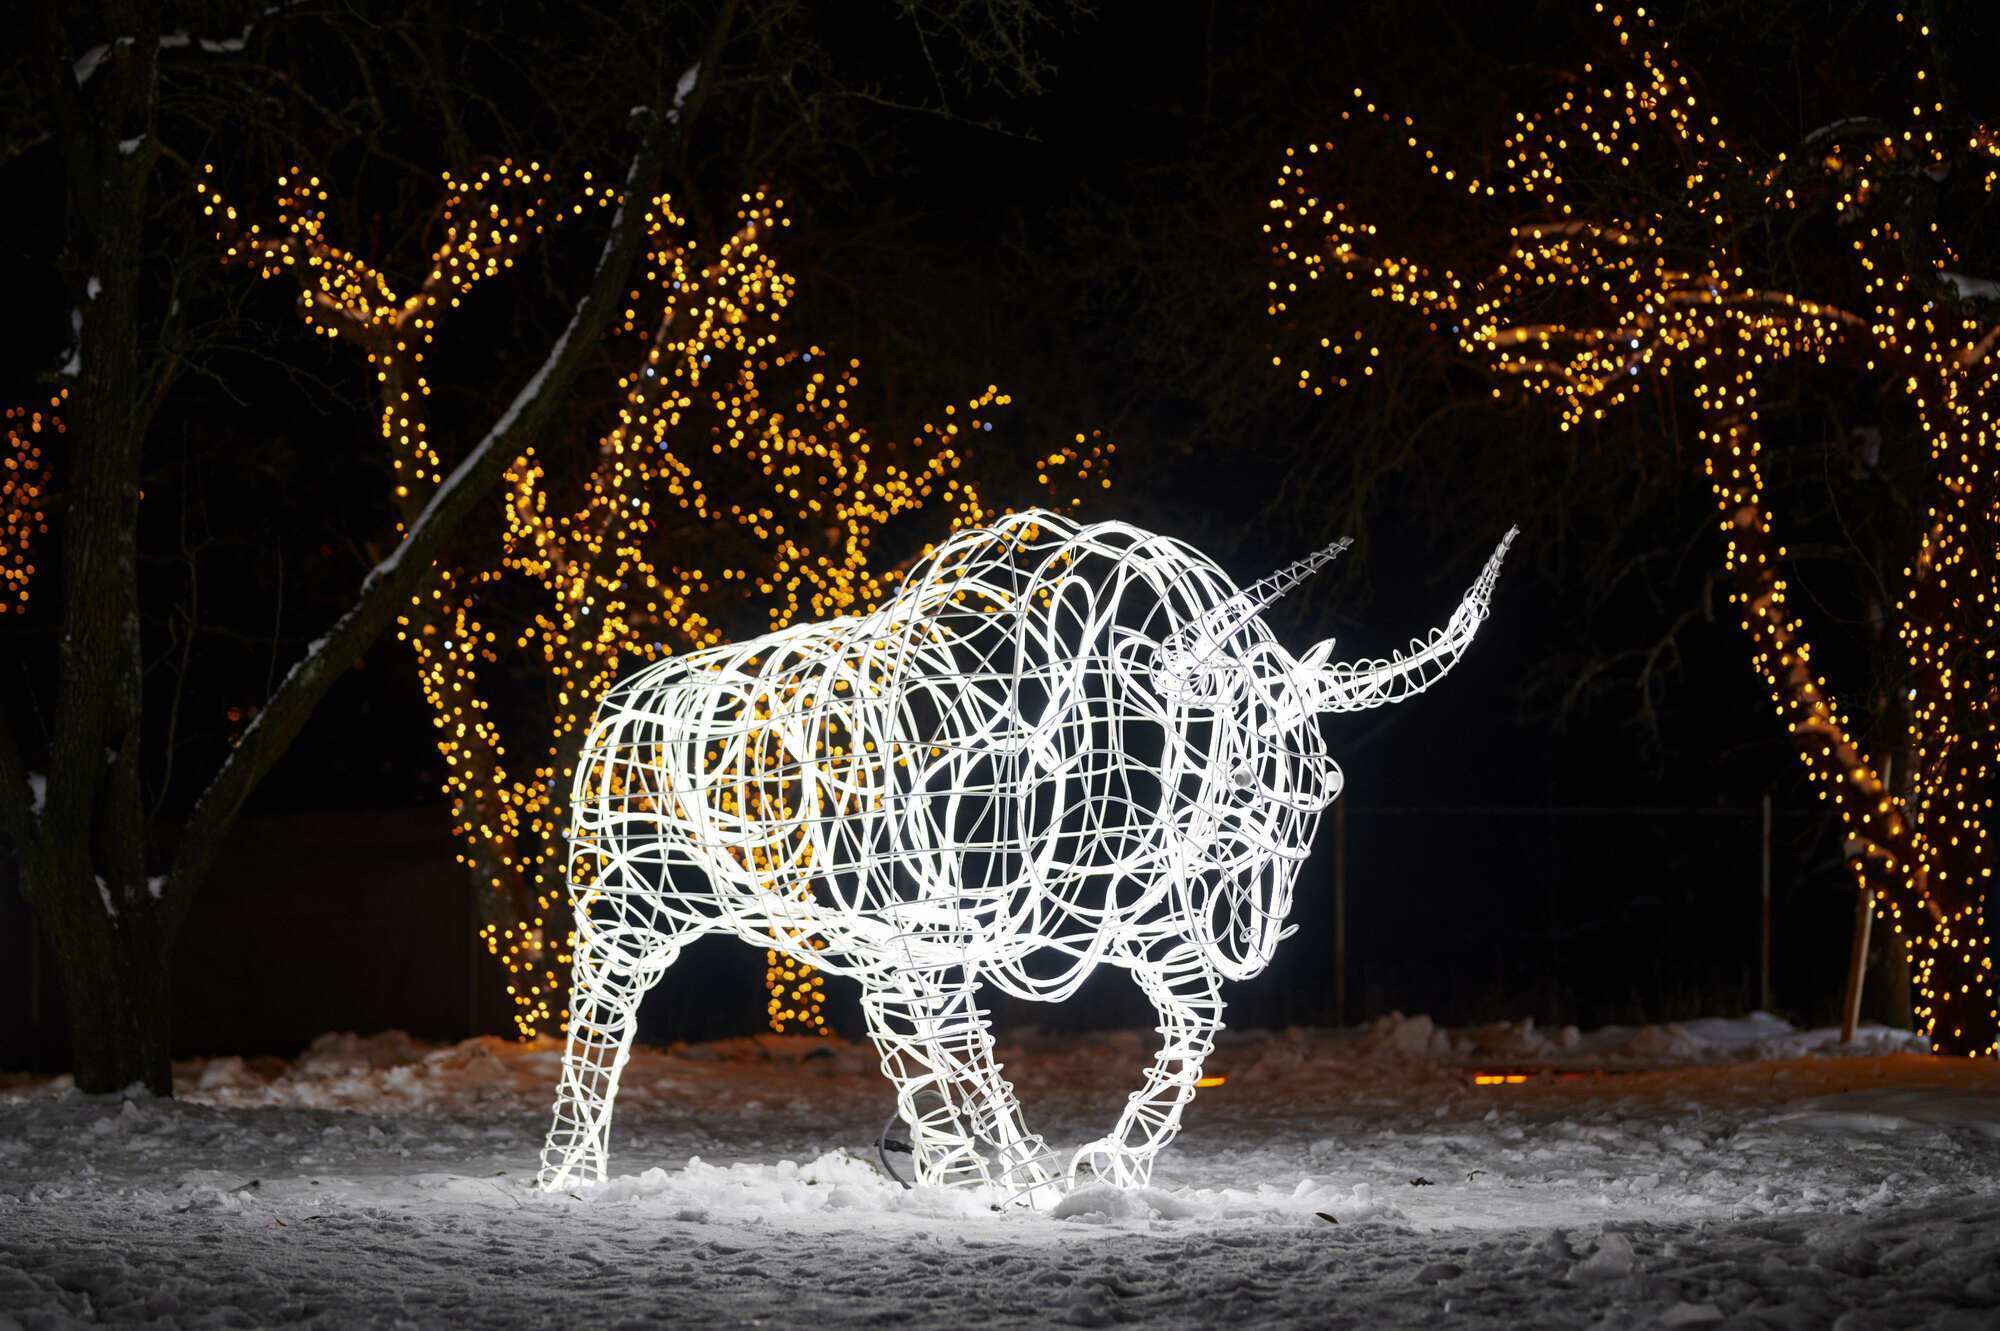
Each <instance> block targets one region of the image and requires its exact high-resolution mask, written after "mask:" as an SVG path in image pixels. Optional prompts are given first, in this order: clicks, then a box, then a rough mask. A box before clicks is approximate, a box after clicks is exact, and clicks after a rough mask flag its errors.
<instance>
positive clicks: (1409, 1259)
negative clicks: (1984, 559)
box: [0, 1016, 2000, 1331]
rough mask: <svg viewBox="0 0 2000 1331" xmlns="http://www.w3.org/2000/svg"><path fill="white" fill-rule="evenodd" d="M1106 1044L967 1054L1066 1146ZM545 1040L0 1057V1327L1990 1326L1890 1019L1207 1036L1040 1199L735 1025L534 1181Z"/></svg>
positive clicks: (1998, 1125) (1956, 1121)
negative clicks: (913, 1185)
mask: <svg viewBox="0 0 2000 1331" xmlns="http://www.w3.org/2000/svg"><path fill="white" fill-rule="evenodd" d="M1147 1052H1148V1051H1147V1050H1146V1049H1145V1048H1144V1046H1143V1043H1142V1038H1141V1036H1139V1035H1137V1034H1122V1033H1121V1034H1103V1035H1095V1036H1083V1037H1076V1036H1069V1037H1062V1038H1054V1037H1046V1038H1044V1037H1037V1036H1035V1035H1033V1034H1032V1033H1030V1034H1025V1035H1022V1036H1020V1037H1017V1038H1015V1039H1013V1040H1011V1041H1009V1042H1007V1043H1006V1044H1005V1045H1004V1046H1003V1057H1004V1058H1005V1060H1006V1062H1007V1064H1008V1068H1009V1073H1010V1075H1011V1076H1013V1077H1014V1079H1015V1080H1016V1082H1017V1084H1018V1085H1019V1087H1020V1089H1021V1091H1022V1095H1023V1098H1024V1100H1025V1101H1026V1103H1027V1106H1028V1110H1029V1116H1030V1120H1031V1122H1033V1123H1034V1124H1035V1125H1036V1126H1037V1127H1038V1128H1040V1129H1041V1130H1043V1131H1044V1132H1046V1133H1047V1134H1048V1135H1049V1136H1050V1137H1051V1139H1052V1140H1053V1141H1055V1142H1058V1143H1068V1144H1072V1145H1073V1144H1075V1143H1078V1142H1081V1141H1083V1140H1086V1139H1088V1138H1091V1137H1094V1136H1096V1135H1098V1134H1099V1133H1100V1132H1102V1131H1103V1130H1104V1129H1105V1128H1106V1127H1108V1126H1109V1124H1110V1122H1111V1120H1112V1118H1113V1117H1114V1116H1115V1113H1116V1110H1117V1108H1118V1106H1119V1104H1120V1103H1121V1101H1122V1099H1123V1096H1124V1094H1125V1092H1126V1091H1128V1090H1130V1089H1132V1088H1133V1087H1134V1086H1136V1084H1137V1077H1138V1071H1139V1068H1140V1066H1141V1065H1142V1064H1143V1063H1144V1061H1145V1060H1146V1057H1147ZM557 1057H558V1055H557V1053H556V1051H555V1050H554V1049H553V1048H552V1047H533V1046H520V1045H511V1044H507V1043H505V1042H502V1041H496V1040H475V1041H469V1042H467V1043H464V1044H461V1045H456V1046H450V1047H443V1048H440V1047H435V1046H427V1045H423V1044H420V1043H418V1042H415V1041H412V1040H410V1039H408V1038H407V1037H404V1036H400V1035H393V1034H392V1035H379V1036H371V1037H366V1038H356V1037H354V1036H345V1035H338V1036H328V1037H325V1038H324V1039H322V1040H320V1041H318V1042H317V1043H316V1044H315V1045H314V1046H313V1048H312V1049H311V1050H310V1051H309V1052H307V1053H306V1054H305V1055H304V1056H302V1057H301V1058H299V1059H297V1060H295V1061H292V1062H282V1061H277V1060H261V1059H251V1060H242V1059H233V1058H226V1059H211V1060H205V1061H201V1062H195V1063H189V1064H184V1065H181V1066H179V1067H178V1068H177V1069H176V1073H177V1077H178V1084H179V1086H180V1088H181V1098H179V1099H178V1100H173V1101H155V1100H150V1099H145V1098H132V1099H125V1098H119V1097H110V1098H91V1097H83V1096H78V1095H77V1094H75V1093H74V1092H73V1091H71V1090H70V1089H68V1088H67V1086H66V1085H65V1083H64V1082H62V1081H61V1080H28V1079H22V1078H18V1077H17V1078H12V1079H0V1331H14V1328H16V1327H21V1328H42V1327H66V1326H72V1325H84V1324H89V1325H99V1324H115V1325H160V1326H201V1327H217V1326H291V1325H309V1326H355V1325H379V1326H441V1325H456V1326H492V1327H530V1326H606V1327H611V1326H621V1327H642V1326H661V1327H665V1326H679V1327H699V1326H753V1325H768V1326H805V1327H812V1328H816V1329H817V1328H836V1327H847V1326H881V1325H890V1324H896V1325H903V1326H910V1327H934V1326H935V1327H946V1326H950V1327H958V1326H1042V1325H1048V1324H1052V1323H1053V1324H1072V1325H1084V1326H1096V1325H1109V1324H1114V1323H1140V1324H1145V1325H1154V1326H1175V1327H1209V1326H1223V1325H1245V1326H1258V1327H1262V1326H1271V1325H1288V1326H1289V1325H1298V1326H1312V1327H1377V1326H1384V1327H1401V1326H1411V1327H1414V1326H1425V1327H1429V1326H1439V1327H1451V1326H1480V1327H1537V1328H1539V1327H1572V1326H1573V1327H1627V1326H1629V1327H1656V1326H1665V1327H1705V1326H1728V1327H1744V1328H1747V1327H1781V1328H1793V1327H1827V1326H1834V1327H1839V1328H1842V1331H1856V1329H1858V1328H1866V1327H1926V1328H1954V1327H1963V1328H1972V1327H1996V1326H2000V1066H1995V1065H1993V1064H1990V1063H1982V1064H1970V1063H1961V1062H1947V1061H1944V1060H1938V1059H1930V1058H1927V1057H1924V1056H1922V1055H1920V1054H1917V1053H1914V1052H1910V1041H1909V1037H1907V1036H1902V1035H1898V1034H1896V1033H1892V1032H1885V1031H1876V1032H1870V1033H1869V1034H1868V1037H1867V1038H1866V1039H1865V1040H1864V1041H1862V1042H1861V1043H1860V1044H1859V1045H1858V1046H1857V1047H1856V1048H1854V1049H1849V1050H1839V1049H1838V1048H1837V1047H1836V1046H1835V1044H1834V1041H1833V1037H1832V1036H1831V1035H1830V1034H1828V1033H1826V1032H1798V1031H1793V1030H1792V1029H1791V1028H1790V1027H1788V1026H1786V1025H1785V1024H1784V1023H1782V1022H1779V1021H1777V1020H1776V1019H1774V1018H1769V1017H1764V1016H1757V1017H1753V1018H1750V1019H1747V1020H1742V1021H1714V1022H1696V1023H1689V1024H1687V1025H1683V1026H1669V1027H1647V1028H1642V1029H1638V1030H1629V1029H1625V1030H1608V1031H1601V1032H1593V1033H1590V1034H1587V1035H1579V1034H1577V1033H1576V1032H1574V1031H1559V1032H1542V1031H1537V1030H1535V1029H1534V1028H1533V1027H1532V1026H1531V1025H1529V1024H1528V1023H1518V1024H1511V1025H1505V1026H1496V1027H1491V1028H1485V1029H1481V1030H1458V1031H1450V1032H1441V1031H1437V1030H1434V1029H1432V1027H1431V1025H1430V1023H1429V1022H1428V1021H1427V1020H1426V1019H1424V1018H1413V1019H1389V1020H1385V1021H1382V1022H1378V1023H1376V1024H1375V1025H1374V1026H1372V1027H1366V1028H1361V1029H1357V1030H1353V1031H1345V1032H1331V1031H1306V1032H1287V1033H1283V1034H1263V1033H1251V1034H1245V1035H1240V1036H1232V1037H1229V1038H1228V1039H1227V1040H1226V1042H1225V1043H1224V1045H1223V1047H1222V1048H1221V1049H1220V1050H1219V1051H1218V1053H1217V1055H1216V1057H1215V1059H1214V1060H1213V1062H1212V1065H1211V1071H1214V1072H1219V1073H1224V1074H1226V1075H1227V1077H1228V1082H1227V1084H1226V1085H1223V1086H1219V1087H1215V1088H1212V1089H1208V1090H1204V1091H1203V1092H1202V1093H1201V1095H1200V1097H1199V1098H1198V1099H1197V1100H1196V1102H1195V1104H1194V1106H1193V1107H1192V1109H1191V1110H1190V1111H1189V1113H1188V1116H1187V1120H1186V1130H1185V1131H1184V1132H1183V1134H1182V1136H1181V1138H1180V1140H1179V1141H1178V1142H1177V1143H1176V1144H1175V1145H1174V1146H1173V1147H1172V1148H1171V1149H1170V1150H1169V1151H1168V1152H1167V1153H1166V1154H1165V1155H1164V1156H1162V1157H1161V1160H1160V1163H1159V1167H1158V1170H1157V1172H1156V1177H1155V1183H1156V1185H1157V1186H1156V1187H1155V1188H1153V1189H1151V1190H1147V1191H1144V1192H1138V1193H1130V1194H1120V1193H1116V1192H1112V1191H1109V1190H1105V1189H1101V1188H1100V1189H1091V1190H1085V1191H1082V1192H1080V1193H1078V1194H1075V1195H1073V1196H1072V1197H1071V1198H1070V1199H1069V1200H1068V1201H1067V1202H1066V1203H1064V1205H1063V1206H1062V1207H1061V1208H1059V1209H1058V1210H1057V1212H1056V1213H1054V1214H1030V1213H1023V1212H1005V1213H995V1212H993V1211H991V1210H988V1209H987V1208H986V1207H984V1206H983V1205H981V1204H980V1203H979V1202H978V1201H977V1200H976V1199H974V1198H971V1197H968V1196H964V1195H961V1194H941V1193H934V1192H929V1191H922V1190H919V1191H906V1190H904V1189H903V1188H902V1187H900V1186H899V1185H898V1184H897V1183H895V1182H894V1181H892V1180H890V1179H888V1178H886V1177H884V1176H883V1175H882V1174H881V1173H880V1172H879V1171H878V1170H877V1168H876V1166H875V1163H874V1151H873V1148H872V1143H873V1140H874V1138H875V1136H876V1134H877V1132H878V1131H879V1129H880V1126H881V1123H882V1121H883V1119H884V1117H885V1116H886V1115H887V1112H888V1109H889V1107H890V1103H891V1101H890V1096H889V1092H888V1088H887V1084H886V1083H885V1082H884V1081H883V1080H882V1079H881V1077H880V1075H879V1073H878V1072H877V1071H876V1069H875V1066H874V1060H873V1057H872V1055H871V1054H870V1053H869V1052H868V1051H867V1050H866V1049H865V1048H863V1047H856V1046H852V1045H846V1044H840V1043H836V1042H817V1041H809V1040H803V1039H777V1038H771V1039H757V1040H741V1041H732V1042H724V1043H721V1044H711V1045H702V1046H695V1047H691V1048H683V1049H678V1050H675V1051H646V1052H643V1053H642V1054H640V1055H639V1056H638V1057H637V1058H636V1059H635V1061H634V1066H633V1067H632V1069H631V1071H630V1072H629V1073H628V1074H627V1076H626V1080H625V1087H624V1091H623V1093H622V1095H621V1097H620V1100H619V1105H618V1113H617V1120H616V1128H615V1132H614V1137H613V1170H614V1173H615V1175H616V1177H615V1178H614V1180H613V1181H612V1182H611V1183H610V1184H609V1185H608V1186H604V1187H598V1188H591V1189H577V1190H575V1191H574V1192H571V1193H564V1194H558V1195H555V1196H543V1195H541V1194H539V1193H537V1192H534V1191H533V1190H531V1189H530V1187H529V1186H528V1184H529V1180H530V1179H531V1178H532V1175H533V1171H534V1168H535V1163H536V1155H537V1152H538V1150H539V1148H540V1145H541V1136H542V1131H543V1128H544V1126H545V1115H546V1112H547V1105H548V1100H549V1097H550V1092H551V1089H552V1087H553V1086H554V1083H555V1075H556V1062H557ZM1551 1069H1554V1070H1551ZM1480 1071H1483V1072H1488V1073H1506V1072H1514V1073H1517V1074H1518V1073H1528V1074H1529V1078H1530V1079H1529V1080H1527V1081H1525V1082H1522V1083H1517V1084H1506V1083H1502V1084H1498V1085H1487V1086H1482V1085H1477V1084H1475V1083H1474V1080H1473V1074H1474V1073H1475V1072H1480ZM891 1158H892V1160H893V1159H895V1157H891ZM905 1159H906V1158H905Z"/></svg>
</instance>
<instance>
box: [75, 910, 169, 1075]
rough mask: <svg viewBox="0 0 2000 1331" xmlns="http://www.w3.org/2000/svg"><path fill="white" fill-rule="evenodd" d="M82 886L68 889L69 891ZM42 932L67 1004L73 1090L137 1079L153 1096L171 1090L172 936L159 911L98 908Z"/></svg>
mask: <svg viewBox="0 0 2000 1331" xmlns="http://www.w3.org/2000/svg"><path fill="white" fill-rule="evenodd" d="M92 886H94V885H92ZM58 890H61V889H60V888H59V889H58ZM88 891H89V889H88V888H85V889H82V890H78V889H76V888H71V889H70V892H69V893H68V895H73V896H81V895H84V894H85V893H86V892H88ZM82 913H83V912H79V914H82ZM49 933H50V938H51V940H52V942H53V944H54V951H55V958H56V971H57V974H58V975H59V976H60V977H61V979H62V986H63V1000H64V1002H65V1003H66V1004H67V1005H68V1008H69V1039H70V1066H71V1068H72V1070H73V1071H74V1072H75V1074H76V1085H77V1089H78V1090H81V1091H90V1092H111V1091H119V1090H123V1089H125V1088H126V1087H128V1086H132V1085H135V1084H143V1085H144V1086H145V1088H146V1089H147V1090H149V1091H151V1092H152V1093H153V1094H155V1095H170V1094H172V1092H173V1071H172V1068H171V1065H170V1064H169V1061H168V1060H169V1057H170V1054H171V1047H170V1038H171V1015H172V1009H171V1006H170V1000H171V996H172V995H171V991H170V988H169V974H170V967H169V954H170V952H171V949H172V942H171V941H170V940H169V939H168V938H167V937H166V936H165V930H164V929H162V928H161V921H160V919H159V915H158V913H157V912H156V911H152V910H132V911H129V912H126V913H121V914H120V915H118V916H117V917H115V918H114V917H112V916H111V915H109V914H105V915H103V916H102V918H101V919H100V920H99V921H97V922H95V923H93V922H90V921H87V920H78V921H76V922H74V924H73V926H72V927H66V928H65V927H58V928H54V929H51V930H50V931H49Z"/></svg>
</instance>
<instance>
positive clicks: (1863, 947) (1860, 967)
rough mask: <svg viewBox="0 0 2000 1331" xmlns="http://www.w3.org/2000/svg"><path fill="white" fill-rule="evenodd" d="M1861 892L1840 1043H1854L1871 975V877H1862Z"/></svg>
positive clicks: (1862, 873) (1857, 896) (1849, 955)
mask: <svg viewBox="0 0 2000 1331" xmlns="http://www.w3.org/2000/svg"><path fill="white" fill-rule="evenodd" d="M1859 877H1860V879H1861V890H1860V891H1859V892H1857V893H1856V894H1855V902H1854V942H1853V944H1852V945H1851V946H1850V947H1849V948H1848V951H1847V1001H1846V1002H1845V1003H1843V1004H1841V1008H1840V1042H1841V1043H1842V1044H1852V1043H1854V1028H1855V1027H1856V1026H1859V1025H1860V1024H1861V983H1862V980H1863V979H1864V978H1865V977H1866V976H1867V974H1868V935H1869V933H1870V932H1872V931H1873V929H1874V927H1875V895H1874V893H1872V892H1871V891H1869V889H1868V873H1867V870H1866V869H1862V870H1861V871H1860V873H1859Z"/></svg>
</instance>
